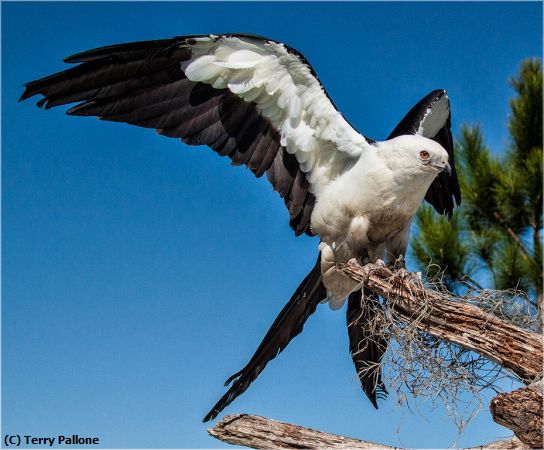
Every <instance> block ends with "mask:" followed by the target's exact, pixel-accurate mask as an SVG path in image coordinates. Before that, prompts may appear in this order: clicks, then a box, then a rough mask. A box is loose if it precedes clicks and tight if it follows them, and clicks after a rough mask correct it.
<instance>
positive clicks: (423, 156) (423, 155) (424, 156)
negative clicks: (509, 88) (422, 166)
mask: <svg viewBox="0 0 544 450" xmlns="http://www.w3.org/2000/svg"><path fill="white" fill-rule="evenodd" d="M430 156H431V155H429V152H428V151H427V150H421V151H420V152H419V157H420V158H421V159H422V160H423V161H427V160H428V159H429V157H430Z"/></svg>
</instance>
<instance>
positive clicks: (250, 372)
mask: <svg viewBox="0 0 544 450" xmlns="http://www.w3.org/2000/svg"><path fill="white" fill-rule="evenodd" d="M320 261H321V254H319V256H318V258H317V262H316V264H315V266H314V267H313V269H312V270H311V271H310V273H309V274H308V275H306V278H304V280H303V281H302V283H300V286H299V287H298V288H297V290H296V291H295V293H294V294H293V296H292V297H291V299H290V300H289V302H288V303H287V304H286V305H285V306H284V307H283V309H282V310H281V312H280V313H279V315H278V317H276V320H274V323H273V324H272V326H271V327H270V329H269V330H268V332H267V333H266V336H265V337H264V339H263V340H262V342H261V344H260V345H259V348H257V351H256V352H255V354H254V355H253V357H252V358H251V359H250V361H249V362H248V363H247V365H246V366H245V367H244V368H243V369H242V370H240V371H239V372H236V373H235V374H234V375H232V376H231V377H230V378H229V379H228V380H227V381H226V382H225V386H228V385H229V384H230V383H231V382H232V381H234V383H233V385H232V386H231V388H230V389H229V390H228V392H227V393H226V394H225V395H223V397H221V399H220V400H219V401H218V402H217V403H216V404H215V406H214V407H213V408H212V409H211V411H210V412H209V413H208V414H207V415H206V417H204V420H203V421H204V422H208V421H209V420H212V419H215V417H217V415H218V414H219V413H220V412H221V411H223V409H225V408H226V407H227V406H228V405H229V404H230V403H232V402H233V401H234V399H235V398H236V397H238V396H239V395H240V394H242V393H243V392H244V391H245V390H246V389H247V388H248V387H249V385H250V384H251V383H252V382H253V381H254V380H255V379H256V378H257V377H258V376H259V374H260V373H261V372H262V371H263V370H264V368H265V367H266V365H267V364H268V362H269V361H271V360H272V359H274V358H275V357H276V356H277V355H278V354H279V353H280V352H281V351H282V350H283V349H284V348H285V347H287V344H289V342H291V339H293V338H294V337H295V336H297V335H298V334H300V332H301V331H302V328H303V327H304V323H305V322H306V320H307V319H308V317H310V316H311V315H312V314H313V313H314V312H315V310H316V308H317V305H318V304H319V302H320V301H322V300H324V299H325V298H326V296H327V290H326V289H325V286H324V285H323V281H322V278H321V267H320Z"/></svg>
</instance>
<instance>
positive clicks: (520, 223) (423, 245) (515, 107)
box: [412, 59, 543, 310]
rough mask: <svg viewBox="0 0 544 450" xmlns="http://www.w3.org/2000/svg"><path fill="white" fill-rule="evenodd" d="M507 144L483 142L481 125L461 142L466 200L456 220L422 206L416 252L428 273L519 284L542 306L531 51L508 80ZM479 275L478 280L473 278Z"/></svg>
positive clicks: (454, 282) (538, 81) (538, 87)
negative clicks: (498, 148)
mask: <svg viewBox="0 0 544 450" xmlns="http://www.w3.org/2000/svg"><path fill="white" fill-rule="evenodd" d="M510 84H511V86H512V87H513V89H514V91H515V93H516V95H515V97H514V98H513V99H512V100H511V102H510V109H511V113H510V117H509V119H508V129H509V132H510V145H509V147H508V148H507V149H506V152H504V153H503V155H502V156H496V155H495V154H493V153H491V152H490V150H489V149H488V148H487V147H486V145H485V142H484V137H483V134H482V132H481V130H480V129H479V128H478V127H477V126H463V127H462V129H461V133H460V136H459V138H458V140H457V143H456V162H457V161H459V163H458V164H459V170H458V172H459V176H460V184H461V193H462V205H461V207H460V208H457V210H456V211H455V213H454V214H453V216H452V218H451V220H449V221H448V220H447V219H446V218H444V217H442V216H438V215H437V214H435V213H434V212H433V211H432V210H431V208H430V207H428V206H424V207H422V208H421V210H420V211H419V213H418V215H417V217H416V225H417V227H418V229H419V234H418V235H417V236H416V237H415V238H414V239H413V241H412V251H413V255H414V257H415V259H416V261H417V263H418V265H419V266H420V268H421V269H422V270H423V271H427V273H429V275H430V276H434V275H436V274H437V273H438V272H440V271H443V280H444V283H445V284H446V285H447V286H448V287H449V288H450V289H452V290H454V291H455V290H456V289H460V286H461V284H460V283H459V282H460V281H464V282H466V283H468V284H471V285H473V286H474V287H477V288H479V287H486V288H494V289H511V288H517V289H521V290H524V291H526V292H528V293H529V295H531V297H533V298H535V300H537V301H538V305H539V309H540V310H542V307H541V303H542V298H543V295H542V200H543V199H542V120H543V118H542V101H543V98H542V63H541V61H540V60H539V59H529V60H526V61H524V62H523V63H522V64H521V68H520V72H519V75H518V76H517V77H513V78H512V79H511V80H510ZM476 280H477V281H476Z"/></svg>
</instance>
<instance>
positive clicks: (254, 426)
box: [208, 414, 524, 450]
mask: <svg viewBox="0 0 544 450" xmlns="http://www.w3.org/2000/svg"><path fill="white" fill-rule="evenodd" d="M208 433H209V434H210V435H211V436H213V437H215V438H217V439H220V440H221V441H223V442H227V443H229V444H234V445H243V446H246V447H251V448H345V449H348V448H353V449H378V450H380V449H381V450H393V449H397V448H399V447H390V446H388V445H381V444H376V443H374V442H367V441H361V440H359V439H354V438H350V437H345V436H339V435H337V434H330V433H324V432H323V431H317V430H313V429H311V428H306V427H301V426H299V425H293V424H290V423H285V422H278V421H275V420H271V419H267V418H266V417H261V416H253V415H249V414H237V415H232V416H226V417H225V418H223V419H222V420H221V421H220V422H218V423H217V425H215V427H213V428H211V429H209V430H208ZM519 448H524V446H523V445H521V443H520V442H519V441H518V440H517V439H516V438H514V439H508V440H505V441H496V442H492V443H490V444H487V445H483V446H481V447H473V448H471V449H470V450H476V449H481V450H487V449H519ZM467 450H468V449H467Z"/></svg>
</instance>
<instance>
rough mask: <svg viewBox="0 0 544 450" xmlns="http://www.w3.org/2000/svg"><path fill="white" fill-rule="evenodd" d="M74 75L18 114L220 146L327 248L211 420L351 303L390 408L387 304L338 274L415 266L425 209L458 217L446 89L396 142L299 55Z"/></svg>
mask: <svg viewBox="0 0 544 450" xmlns="http://www.w3.org/2000/svg"><path fill="white" fill-rule="evenodd" d="M64 62H66V63H69V64H75V65H74V66H72V67H70V68H68V69H66V70H63V71H60V72H58V73H55V74H52V75H49V76H46V77H44V78H40V79H37V80H34V81H30V82H28V83H26V84H25V85H24V92H23V94H22V95H21V98H20V100H19V101H23V100H26V99H28V98H30V97H33V96H37V95H40V96H41V97H42V98H41V99H40V100H39V101H38V103H37V105H38V106H39V107H42V108H45V109H49V108H52V107H57V106H61V105H68V104H72V103H75V105H74V106H72V107H71V108H70V109H68V110H67V114H68V115H71V116H94V117H98V118H99V119H101V120H106V121H114V122H123V123H127V124H131V125H135V126H139V127H145V128H152V129H155V130H156V131H157V133H158V134H160V135H163V136H167V137H171V138H178V139H181V141H182V142H184V143H185V144H188V145H207V146H208V147H210V148H211V149H212V150H214V151H215V152H217V153H218V154H219V155H220V156H227V157H229V158H230V160H231V162H232V165H234V166H239V165H244V166H245V167H246V168H247V169H249V170H250V171H251V172H252V173H253V174H254V175H255V176H256V177H261V176H263V175H265V174H266V177H267V178H268V181H269V182H270V183H271V185H272V188H273V190H274V191H276V192H277V193H278V194H279V196H280V197H281V198H282V199H283V201H284V203H285V206H286V208H287V211H288V214H289V225H290V227H291V228H292V230H293V231H294V233H295V235H296V236H300V235H304V234H305V235H309V236H317V237H318V238H319V244H318V256H317V260H316V262H315V264H314V266H313V267H312V269H311V270H310V272H309V273H308V275H307V276H306V277H305V278H304V279H303V280H302V282H301V283H300V285H299V286H298V288H297V289H296V290H295V292H294V293H293V295H292V296H291V298H290V299H289V301H288V302H287V304H286V305H285V306H284V307H283V309H282V310H281V311H280V313H279V314H278V316H277V317H276V318H275V320H274V322H273V323H272V325H271V327H270V328H269V330H268V331H267V333H266V335H265V337H264V338H263V340H262V341H261V343H260V344H259V346H258V348H257V350H256V351H255V353H254V355H253V356H252V357H251V359H250V360H249V362H248V363H247V364H246V366H244V367H243V368H242V369H241V370H239V371H238V372H236V373H235V374H234V375H232V376H231V377H230V378H229V379H228V380H227V381H226V383H225V386H229V385H231V386H230V388H229V389H228V391H227V392H226V393H225V394H224V395H223V396H222V397H221V399H220V400H219V401H218V402H217V403H216V404H215V405H214V406H213V408H212V409H211V410H210V411H209V412H208V414H206V416H205V417H204V422H206V421H209V420H213V419H215V418H216V417H217V416H218V415H219V414H220V413H221V412H222V411H223V410H224V409H225V408H226V407H227V406H228V405H229V404H230V403H231V402H232V401H234V399H235V398H236V397H238V396H239V395H241V394H242V393H243V392H245V391H246V390H247V389H248V387H249V385H250V384H251V383H252V382H253V381H254V380H255V379H256V378H257V377H258V376H259V374H260V373H261V372H262V371H263V370H264V368H265V366H266V365H267V364H268V363H269V362H270V361H271V360H272V359H274V358H275V357H276V356H277V355H278V354H279V353H280V352H282V351H283V350H284V349H285V347H286V346H287V345H288V344H289V342H290V341H291V340H292V339H293V338H294V337H295V336H297V335H298V334H299V333H300V332H301V331H302V329H303V327H304V324H305V322H306V320H307V319H308V318H309V316H311V315H312V314H313V313H314V312H315V310H316V308H317V306H318V305H319V304H320V303H328V304H329V306H330V307H331V308H332V309H338V308H340V307H341V306H342V305H343V304H344V303H345V301H346V299H347V314H346V320H347V328H348V336H349V341H350V345H349V346H350V353H351V357H352V359H353V362H354V365H355V368H356V370H357V373H358V376H359V379H360V383H361V387H362V390H363V391H364V393H365V394H366V395H367V397H368V398H369V399H370V401H371V403H372V404H373V405H374V407H375V408H378V402H377V401H378V400H379V399H381V398H384V397H385V396H386V395H387V390H386V387H385V385H384V383H383V381H382V378H381V369H380V362H381V360H382V358H383V356H384V354H385V352H386V350H387V341H386V340H385V338H384V337H383V336H375V331H373V330H372V329H371V327H370V321H371V320H372V318H373V317H374V316H375V315H376V313H377V311H378V309H379V308H380V307H381V306H380V301H379V298H378V297H377V296H376V295H374V294H373V293H372V292H370V291H368V290H367V289H365V288H364V287H362V286H361V285H359V284H358V283H356V282H354V281H352V280H350V279H349V278H347V277H346V276H344V275H342V274H340V273H339V272H338V271H337V270H336V267H337V265H338V264H342V263H346V262H348V261H351V260H356V261H357V262H359V263H361V264H366V263H369V262H376V261H379V262H383V261H386V262H387V263H388V264H394V263H395V262H398V261H402V258H403V257H404V255H405V253H406V249H407V245H408V241H409V234H410V225H411V222H412V219H413V217H414V215H415V214H416V212H417V210H418V208H419V206H420V205H421V204H422V202H423V201H424V200H426V201H427V202H428V203H430V204H431V205H432V206H433V207H434V209H435V210H436V211H437V212H438V213H439V214H443V215H446V216H448V217H450V216H451V214H452V212H453V208H454V207H455V206H456V205H459V204H460V202H461V194H460V189H459V182H458V179H457V174H456V169H455V162H454V145H453V139H452V133H451V108H450V100H449V96H448V93H447V91H446V90H444V89H436V90H433V91H432V92H430V93H429V94H427V95H426V96H425V97H423V98H422V99H421V100H420V101H419V102H417V103H416V104H415V105H414V106H413V107H412V108H411V109H410V110H409V111H408V113H407V114H406V115H405V116H404V117H403V118H402V119H401V120H400V122H399V123H398V124H397V125H396V127H395V128H394V129H393V131H392V132H391V133H390V135H389V136H388V137H387V139H385V140H382V141H379V140H374V139H371V138H369V137H367V136H365V135H364V134H362V133H360V132H358V131H357V130H356V129H355V128H354V127H353V126H352V125H351V124H350V123H349V122H348V121H347V120H346V119H345V118H344V117H343V116H342V114H341V113H340V112H339V110H338V108H337V107H336V105H335V104H334V102H333V100H332V99H331V97H330V96H329V94H328V93H327V91H326V90H325V88H324V87H323V85H322V84H321V82H320V80H319V78H318V75H317V74H316V72H315V70H314V68H313V67H312V66H311V65H310V63H309V62H308V60H307V59H306V58H305V57H304V55H303V54H302V53H301V52H299V51H298V50H296V49H294V48H292V47H290V46H288V45H286V44H284V43H282V42H279V41H275V40H273V39H269V38H265V37H262V36H256V35H251V34H242V33H232V34H218V35H214V34H207V35H205V34H202V35H190V36H177V37H173V38H167V39H160V40H149V41H140V42H131V43H123V44H115V45H109V46H106V47H100V48H96V49H92V50H87V51H83V52H81V53H77V54H75V55H72V56H69V57H67V58H65V59H64Z"/></svg>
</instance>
